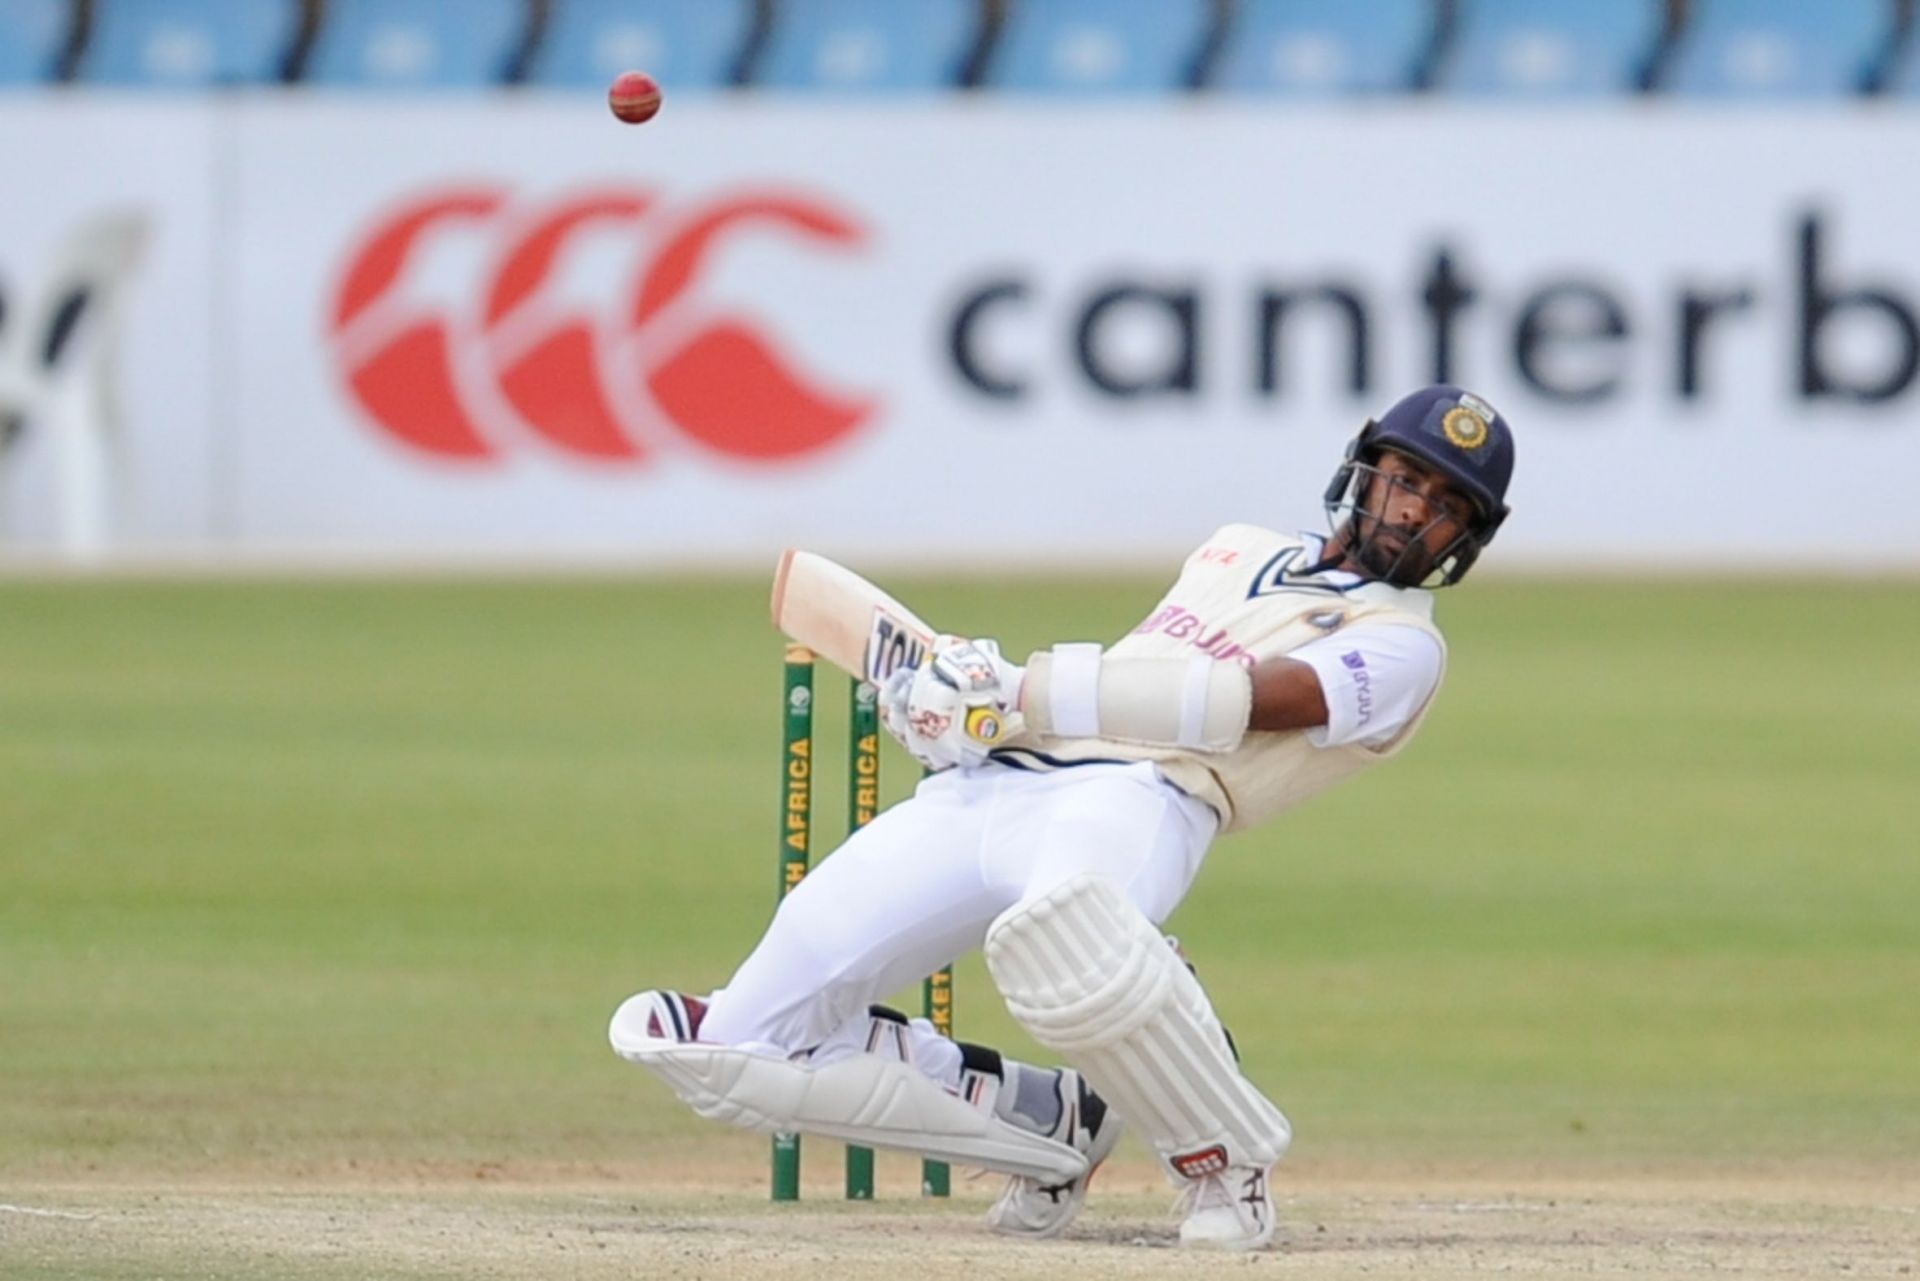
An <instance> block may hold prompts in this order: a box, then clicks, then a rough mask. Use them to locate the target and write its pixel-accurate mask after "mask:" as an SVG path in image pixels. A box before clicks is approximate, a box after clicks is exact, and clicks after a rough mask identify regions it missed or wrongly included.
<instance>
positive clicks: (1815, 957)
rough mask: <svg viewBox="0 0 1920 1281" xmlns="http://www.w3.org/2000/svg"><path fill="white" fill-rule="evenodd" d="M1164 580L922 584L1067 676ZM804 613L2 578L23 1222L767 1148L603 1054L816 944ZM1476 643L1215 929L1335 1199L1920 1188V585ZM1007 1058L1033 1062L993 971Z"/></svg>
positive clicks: (4, 895)
mask: <svg viewBox="0 0 1920 1281" xmlns="http://www.w3.org/2000/svg"><path fill="white" fill-rule="evenodd" d="M1159 586H1160V584H1159V583H1157V582H1156V581H1153V580H1150V579H1144V578H1143V579H1106V580H1096V581H1092V582H1089V581H1086V580H1071V581H1069V580H1064V579H1063V580H1032V581H1023V582H1020V583H1018V584H1016V585H1014V586H1011V587H990V586H987V585H983V584H979V583H964V584H956V583H950V582H938V581H932V580H925V581H912V580H908V581H904V582H902V583H901V584H900V590H901V592H902V594H903V595H904V596H905V597H906V599H908V600H910V601H913V602H914V603H915V604H916V605H917V606H919V607H922V608H923V609H924V611H925V612H927V613H928V614H929V615H930V616H932V617H935V618H937V619H940V620H943V621H946V620H951V621H950V622H949V624H948V625H952V626H956V627H958V628H960V629H963V630H971V631H978V632H982V633H987V634H997V635H999V636H1001V637H1002V638H1003V639H1004V640H1005V641H1006V642H1007V643H1008V645H1009V647H1010V648H1012V649H1014V650H1015V651H1022V650H1023V649H1024V648H1025V647H1030V646H1033V645H1036V644H1040V643H1044V642H1046V641H1049V640H1052V639H1064V638H1087V637H1092V638H1100V637H1107V636H1112V635H1114V634H1117V633H1119V632H1121V631H1123V630H1124V629H1125V628H1126V627H1127V626H1129V625H1130V624H1131V623H1132V622H1133V621H1134V620H1135V619H1136V618H1137V617H1138V616H1140V615H1141V614H1143V613H1144V611H1145V610H1146V609H1147V607H1148V606H1149V605H1150V604H1151V603H1152V602H1153V600H1154V599H1155V598H1156V597H1157V595H1158V590H1159ZM764 598H765V584H764V583H762V582H760V581H758V580H747V579H739V580H733V581H727V582H719V583H713V582H705V581H661V582H627V581H607V582H578V581H573V582H524V583H520V582H516V583H473V582H453V583H450V582H382V583H372V584H369V583H237V582H236V583H228V582H206V583H191V584H177V583H146V582H137V583H123V582H22V581H14V582H8V583H5V584H0V976H4V982H0V1178H14V1179H59V1178H69V1177H79V1178H85V1177H90V1176H92V1175H95V1174H147V1173H153V1174H159V1175H163V1176H172V1175H193V1174H196V1173H200V1172H206V1173H214V1174H218V1173H224V1172H232V1171H236V1170H240V1171H244V1170H254V1169H258V1170H262V1171H269V1172H271V1171H299V1170H302V1169H307V1168H312V1167H325V1168H340V1167H345V1166H347V1164H348V1163H364V1164H367V1165H380V1164H384V1163H401V1164H416V1163H417V1164H419V1165H421V1166H423V1167H431V1166H434V1165H437V1164H439V1163H452V1164H471V1165H474V1166H476V1167H479V1168H483V1169H484V1168H486V1167H488V1166H489V1165H491V1164H493V1163H502V1164H506V1165H511V1164H513V1163H525V1162H557V1163H560V1164H561V1165H562V1166H565V1167H569V1168H577V1169H579V1170H582V1171H590V1170H591V1169H593V1168H594V1166H595V1165H596V1164H597V1163H605V1162H631V1161H636V1160H642V1161H643V1160H647V1159H648V1158H649V1154H651V1153H659V1152H662V1151H664V1150H665V1149H663V1147H662V1144H663V1142H665V1141H668V1140H671V1141H673V1142H674V1143H676V1144H685V1143H688V1142H695V1143H700V1144H706V1145H711V1149H710V1150H715V1151H720V1150H726V1149H727V1148H728V1145H747V1146H751V1145H755V1144H758V1143H759V1142H760V1140H757V1139H752V1138H747V1137H742V1136H736V1135H733V1134H730V1133H728V1132H725V1131H721V1130H718V1129H710V1128H707V1127H705V1126H704V1124H703V1123H700V1122H697V1121H696V1120H694V1119H693V1118H692V1117H690V1116H687V1115H683V1114H682V1113H681V1112H679V1111H678V1110H676V1109H675V1108H673V1107H672V1106H670V1104H669V1101H668V1099H667V1096H666V1094H665V1091H664V1090H663V1089H661V1088H659V1087H658V1086H657V1085H655V1084H654V1083H652V1082H651V1081H648V1080H646V1079H644V1078H643V1076H642V1074H640V1073H638V1072H636V1071H634V1070H633V1069H631V1068H629V1067H626V1066H624V1065H622V1064H620V1063H619V1062H618V1061H617V1060H615V1059H614V1058H613V1057H612V1055H611V1054H610V1053H609V1052H608V1051H607V1049H606V1043H605V1038H604V1027H605V1021H606V1017H607V1015H608V1013H609V1012H610V1011H611V1009H612V1008H613V1006H614V1005H615V1004H616V1003H617V1002H618V1000H619V999H620V998H621V997H623V996H624V995H626V994H627V993H628V992H629V991H631V990H633V989H635V988H637V987H642V986H652V985H669V986H683V987H688V988H705V987H708V986H712V985H714V984H716V983H718V982H720V981H722V980H723V979H724V978H725V976H726V974H727V973H728V971H729V969H730V967H731V965H732V964H733V963H734V962H735V961H736V960H737V959H738V958H739V957H740V956H741V955H742V954H744V952H745V951H746V949H747V948H748V947H749V946H750V945H751V943H752V941H753V940H754V938H755V936H756V934H757V932H758V930H759V929H760V927H761V925H762V924H763V923H764V920H765V918H766V916H767V914H768V912H769V910H770V908H771V904H772V897H773V889H774V884H775V869H774V841H775V833H776V817H777V810H778V804H779V796H778V793H777V792H776V790H775V782H776V774H777V771H778V768H779V747H780V741H779V725H778V721H777V704H778V699H779V682H780V664H779V654H780V646H779V644H778V641H777V638H776V637H775V636H773V635H772V633H771V631H770V629H769V628H768V626H767V623H766V621H765V613H764ZM1442 604H1443V609H1442V621H1443V623H1445V624H1446V625H1447V627H1448V630H1449V635H1450V637H1451V639H1452V643H1453V661H1452V670H1451V674H1450V677H1449V681H1448V684H1447V687H1446V689H1445V691H1444V693H1443V695H1442V698H1441V702H1440V704H1439V705H1438V708H1437V710H1436V711H1435V713H1434V715H1433V717H1432V719H1431V720H1430V722H1429V724H1428V728H1427V729H1426V730H1425V731H1424V733H1423V735H1422V738H1421V740H1420V741H1419V742H1418V743H1416V744H1415V746H1414V747H1413V749H1412V750H1411V751H1410V752H1409V753H1408V754H1407V755H1406V756H1404V757H1403V758H1401V759H1400V760H1399V761H1397V762H1395V763H1393V764H1391V765H1388V766H1387V767H1385V768H1383V769H1381V770H1379V771H1376V772H1375V773H1373V774H1371V775H1368V776H1366V777H1363V778H1362V779H1360V780H1358V781H1356V782H1354V783H1352V784H1349V785H1348V786H1346V787H1345V788H1344V789H1342V790H1340V791H1337V792H1335V793H1333V794H1330V795H1329V796H1326V797H1323V798H1321V799H1319V800H1317V801H1316V802H1314V803H1312V804H1311V805H1309V806H1307V807H1306V808H1304V809H1303V810H1302V811H1300V812H1299V813H1298V814H1296V815H1293V816H1290V817H1289V818H1287V819H1284V820H1282V821H1281V822H1279V823H1278V824H1276V825H1274V826H1272V827H1271V828H1268V829H1266V830H1263V831H1261V832H1258V833H1255V834H1252V835H1249V836H1243V837H1236V838H1231V839H1228V840H1226V841H1223V842H1222V843H1221V844H1219V845H1218V846H1216V848H1215V850H1214V852H1213V854H1212V855H1211V858H1210V864H1209V866H1208V868H1207V869H1206V871H1205V872H1204V873H1203V875H1202V878H1201V881H1200V884H1199V887H1198V888H1197V890H1196V891H1195V893H1194V894H1193V896H1192V897H1191V898H1190V899H1189V900H1188V902H1187V904H1186V905H1185V906H1184V907H1183V908H1182V909H1181V911H1180V913H1179V914H1178V915H1177V917H1176V918H1175V920H1174V921H1173V922H1172V928H1173V929H1174V930H1175V931H1176V932H1178V933H1179V934H1181V935H1182V937H1183V939H1184V940H1185V941H1186V943H1187V945H1188V950H1189V952H1190V953H1191V955H1192V956H1193V957H1194V959H1195V960H1196V961H1197V962H1198V964H1199V965H1200V967H1201V972H1202V975H1203V977H1204V978H1205V979H1206V980H1207V982H1208V984H1209V986H1210V988H1211V989H1212V991H1213V992H1214V994H1215V997H1216V1000H1217V1002H1218V1004H1219V1005H1220V1007H1221V1008H1222V1011H1223V1013H1224V1014H1225V1016H1226V1018H1227V1021H1228V1022H1229V1024H1230V1025H1231V1026H1232V1028H1233V1029H1234V1031H1235V1032H1236V1034H1237V1035H1238V1038H1239V1042H1240V1045H1241V1046H1242V1048H1243V1051H1244V1053H1245V1055H1246V1059H1247V1062H1248V1064H1249V1067H1250V1069H1251V1071H1252V1073H1253V1074H1254V1075H1255V1077H1256V1078H1257V1079H1259V1080H1260V1081H1262V1082H1263V1083H1265V1084H1267V1085H1268V1086H1269V1087H1270V1088H1271V1090H1272V1092H1273V1093H1274V1094H1275V1095H1276V1097H1277V1098H1278V1099H1279V1100H1280V1101H1281V1102H1282V1104H1283V1105H1284V1106H1285V1107H1286V1108H1287V1110H1288V1111H1289V1112H1290V1113H1291V1114H1292V1116H1293V1117H1294V1120H1295V1122H1296V1126H1297V1129H1298V1134H1299V1138H1298V1143H1297V1146H1296V1157H1297V1159H1298V1160H1299V1162H1300V1163H1301V1166H1302V1168H1304V1169H1311V1168H1312V1163H1314V1162H1335V1163H1337V1162H1360V1163H1366V1162H1385V1163H1399V1164H1401V1165H1402V1166H1404V1165H1406V1164H1409V1163H1411V1164H1413V1165H1418V1164H1420V1163H1423V1162H1434V1163H1445V1162H1458V1163H1463V1164H1493V1165H1500V1164H1506V1163H1526V1164H1537V1165H1540V1166H1545V1167H1552V1168H1566V1169H1573V1170H1576V1171H1577V1170H1582V1169H1587V1168H1594V1169H1598V1168H1602V1167H1606V1168H1613V1167H1617V1166H1619V1165H1622V1164H1628V1165H1633V1164H1640V1165H1660V1166H1684V1165H1688V1164H1692V1163H1707V1164H1712V1165H1721V1166H1726V1165H1736V1166H1746V1165H1752V1164H1771V1163H1777V1162H1806V1163H1814V1164H1818V1165H1821V1166H1825V1165H1828V1164H1833V1163H1838V1164H1843V1165H1850V1164H1859V1165H1864V1166H1868V1167H1872V1166H1884V1165H1901V1166H1904V1167H1905V1168H1909V1169H1910V1168H1911V1167H1912V1165H1913V1164H1914V1163H1915V1162H1916V1161H1917V1160H1920V1155H1916V1154H1920V1070H1916V1068H1915V1064H1916V1063H1920V857H1917V856H1916V852H1917V851H1920V839H1917V838H1916V835H1915V826H1916V824H1915V819H1916V811H1917V810H1920V799H1916V798H1920V663H1916V661H1915V658H1914V641H1915V637H1916V636H1920V587H1916V586H1915V585H1913V584H1882V585H1847V586H1822V587H1806V586H1794V587H1770V586H1759V585H1709V586H1699V585H1687V584H1679V583H1671V584H1665V583H1663V584H1657V585H1633V584H1624V583H1568V584H1559V583H1554V584H1548V583H1522V582H1506V581H1500V580H1497V579H1496V580H1492V581H1489V582H1486V583H1484V584H1473V585H1469V586H1468V587H1466V588H1463V589H1461V590H1459V591H1457V592H1454V593H1449V594H1448V595H1447V596H1446V597H1445V598H1444V599H1443V602H1442ZM823 685H825V686H826V688H827V689H828V690H829V692H830V694H837V693H838V691H839V689H840V686H839V684H838V682H837V679H832V680H829V679H828V678H825V677H823ZM824 701H825V703H826V705H827V706H828V707H830V708H832V709H834V716H833V717H831V718H830V719H837V717H838V707H839V700H838V698H837V697H831V696H829V697H825V699H824ZM829 738H831V735H829ZM910 764H911V763H910V762H909V761H907V759H906V758H905V757H904V755H902V754H900V753H898V752H895V751H893V750H892V749H891V748H889V755H888V757H887V760H886V767H887V769H888V770H889V771H890V773H891V781H890V783H889V786H888V791H889V793H890V794H895V795H897V794H898V793H899V792H900V790H901V789H902V787H903V786H904V780H905V779H906V778H907V776H908V775H909V773H910V772H911V771H910V768H909V767H910ZM837 777H838V774H837V772H830V773H829V774H828V776H827V778H826V780H825V782H824V791H823V795H824V796H826V797H829V798H831V797H835V796H837V795H838V792H837V790H836V788H837V785H836V784H835V783H834V782H833V780H834V779H836V778H837ZM830 826H831V825H830ZM958 1019H959V1025H960V1029H961V1031H962V1034H963V1035H968V1036H971V1037H978V1038H980V1039H983V1040H999V1041H1004V1042H1007V1043H1008V1044H1010V1045H1014V1046H1021V1045H1024V1044H1025V1042H1024V1041H1023V1040H1022V1039H1021V1038H1020V1037H1019V1036H1017V1034H1015V1033H1014V1032H1013V1030H1012V1029H1011V1027H1010V1024H1009V1021H1008V1019H1007V1018H1006V1016H1005V1014H1004V1012H1003V1011H1002V1010H1001V1009H1000V1007H999V1003H998V1001H997V999H996V998H994V997H993V995H992V994H991V991H990V989H988V987H987V986H986V983H985V980H984V973H983V971H982V970H981V968H980V966H979V964H978V961H977V958H975V959H972V960H969V961H968V962H966V963H964V964H963V965H962V966H961V967H960V971H959V979H958ZM703 1150H704V1149H703Z"/></svg>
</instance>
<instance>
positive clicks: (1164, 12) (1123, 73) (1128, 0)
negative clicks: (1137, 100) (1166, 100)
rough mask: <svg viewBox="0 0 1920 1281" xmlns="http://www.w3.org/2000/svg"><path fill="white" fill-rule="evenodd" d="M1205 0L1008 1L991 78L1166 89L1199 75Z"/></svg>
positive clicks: (1044, 86) (1015, 86) (1000, 83)
mask: <svg viewBox="0 0 1920 1281" xmlns="http://www.w3.org/2000/svg"><path fill="white" fill-rule="evenodd" d="M1212 27H1213V6H1212V5H1211V4H1209V3H1207V0H1008V3H1007V10H1006V16H1005V18H1004V20H1003V22H1002V26H1001V30H1000V37H999V41H998V45H997V47H996V48H995V49H994V51H993V53H992V56H991V58H990V59H989V60H988V63H987V69H986V77H985V79H986V82H987V83H988V84H991V85H994V86H996V87H999V88H1002V89H1011V90H1019V91H1026V92H1037V93H1061V94H1105V93H1161V92H1166V91H1169V90H1177V89H1185V88H1190V87H1192V86H1193V85H1194V84H1195V82H1196V81H1197V79H1198V77H1199V74H1200V68H1201V65H1202V63H1203V61H1204V55H1205V53H1206V51H1207V49H1208V47H1209V41H1210V38H1211V35H1212Z"/></svg>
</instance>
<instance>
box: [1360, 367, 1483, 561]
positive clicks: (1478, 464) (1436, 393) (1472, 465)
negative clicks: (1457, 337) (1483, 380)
mask: <svg viewBox="0 0 1920 1281" xmlns="http://www.w3.org/2000/svg"><path fill="white" fill-rule="evenodd" d="M1383 450H1392V451H1394V452H1395V453H1399V454H1405V455H1407V456H1409V457H1411V458H1414V459H1417V460H1419V461H1420V462H1422V463H1425V464H1426V465H1427V466H1429V467H1431V468H1433V469H1434V470H1435V471H1437V472H1439V473H1440V474H1441V475H1443V476H1445V477H1446V478H1447V479H1448V480H1449V481H1451V482H1452V483H1453V485H1454V487H1455V488H1457V489H1458V490H1459V491H1460V492H1461V493H1462V494H1464V495H1466V497H1467V498H1468V499H1469V500H1470V501H1471V502H1472V503H1473V507H1474V516H1475V518H1474V520H1473V522H1472V524H1471V525H1469V526H1468V528H1467V529H1466V530H1465V531H1464V532H1462V533H1461V534H1460V536H1459V537H1458V538H1456V539H1454V541H1453V542H1451V543H1449V544H1448V545H1447V547H1446V548H1445V550H1443V551H1442V552H1441V553H1440V555H1439V556H1437V557H1436V558H1435V561H1434V569H1433V572H1434V573H1437V574H1439V575H1440V578H1439V581H1438V582H1437V583H1436V584H1435V585H1436V586H1441V587H1445V586H1447V585H1449V584H1452V583H1457V582H1459V581H1460V580H1461V579H1462V578H1464V577H1466V574H1467V571H1468V570H1469V569H1471V568H1472V567H1473V562H1474V561H1475V560H1477V559H1478V558H1479V556H1480V551H1481V549H1482V548H1484V547H1485V546H1486V545H1487V544H1488V543H1490V542H1492V541H1493V536H1494V535H1495V534H1496V533H1498V532H1499V530H1500V526H1501V523H1502V522H1504V521H1505V520H1506V519H1507V512H1508V507H1507V483H1508V482H1509V481H1510V480H1512V479H1513V431H1512V429H1511V428H1509V427H1508V426H1507V420H1506V419H1504V418H1502V417H1501V416H1500V414H1499V413H1498V412H1497V411H1496V410H1495V409H1494V407H1493V406H1492V405H1490V404H1488V403H1487V402H1486V401H1484V400H1482V399H1481V398H1480V397H1478V396H1476V395H1474V394H1473V393H1472V392H1470V391H1465V390H1463V389H1461V388H1459V387H1455V386H1453V385H1451V384H1448V383H1437V384H1435V385H1434V386H1431V387H1423V388H1421V389H1420V390H1419V391H1416V392H1414V393H1413V394H1412V395H1410V396H1406V397H1404V398H1402V399H1401V400H1399V401H1397V402H1396V403H1395V404H1394V405H1393V407H1392V408H1390V409H1388V410H1387V412H1386V413H1384V414H1382V415H1381V416H1380V417H1379V418H1377V419H1375V418H1370V419H1368V420H1367V423H1366V425H1365V426H1364V427H1362V428H1361V429H1360V433H1359V435H1357V436H1355V437H1354V438H1353V440H1352V441H1351V442H1349V443H1348V445H1347V456H1346V458H1345V459H1343V460H1342V461H1341V464H1340V468H1339V470H1338V471H1336V472H1335V473H1334V475H1333V481H1332V483H1330V484H1329V485H1328V486H1327V494H1326V502H1327V515H1328V518H1329V519H1330V520H1331V521H1332V522H1333V524H1334V527H1335V528H1336V530H1337V529H1338V528H1339V527H1340V525H1341V524H1342V523H1348V525H1349V530H1348V538H1349V540H1350V541H1352V540H1356V539H1358V538H1359V536H1360V527H1359V524H1358V521H1359V516H1360V514H1361V503H1362V502H1363V501H1364V498H1365V493H1364V491H1365V490H1366V488H1367V481H1368V479H1369V477H1370V476H1371V475H1373V474H1374V469H1373V464H1374V463H1375V462H1376V461H1377V460H1378V459H1379V457H1380V454H1381V452H1382V451H1383Z"/></svg>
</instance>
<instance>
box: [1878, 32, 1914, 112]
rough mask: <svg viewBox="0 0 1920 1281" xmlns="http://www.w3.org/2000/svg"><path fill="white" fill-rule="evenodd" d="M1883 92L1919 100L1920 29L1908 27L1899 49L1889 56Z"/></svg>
mask: <svg viewBox="0 0 1920 1281" xmlns="http://www.w3.org/2000/svg"><path fill="white" fill-rule="evenodd" d="M1881 89H1882V91H1883V92H1885V93H1888V94H1891V95H1893V96H1894V97H1897V98H1920V29H1916V27H1915V26H1913V25H1911V24H1910V25H1909V26H1908V28H1907V31H1906V39H1905V40H1904V41H1903V42H1902V45H1901V48H1899V49H1898V50H1895V51H1893V52H1892V54H1891V55H1890V61H1889V64H1888V70H1887V75H1886V79H1885V80H1884V82H1883V83H1882V85H1881Z"/></svg>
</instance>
